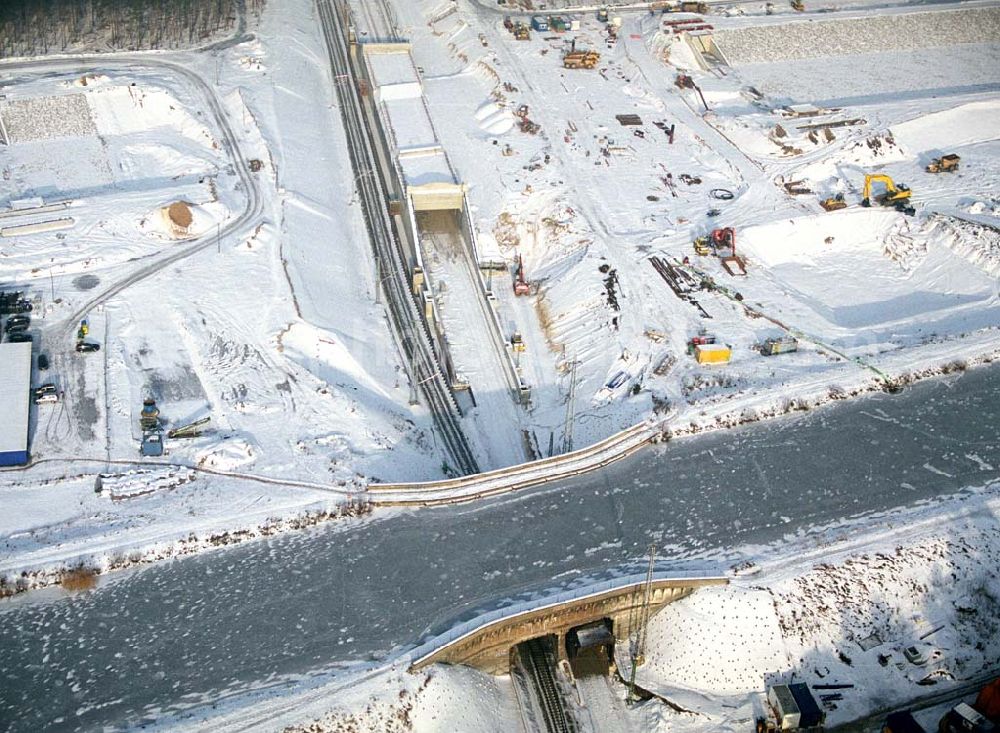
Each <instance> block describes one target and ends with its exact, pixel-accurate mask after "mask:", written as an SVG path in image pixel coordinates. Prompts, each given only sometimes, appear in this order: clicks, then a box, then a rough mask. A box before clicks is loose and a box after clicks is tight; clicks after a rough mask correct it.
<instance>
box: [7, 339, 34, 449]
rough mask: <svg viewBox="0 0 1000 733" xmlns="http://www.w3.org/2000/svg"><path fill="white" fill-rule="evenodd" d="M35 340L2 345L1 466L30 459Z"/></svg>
mask: <svg viewBox="0 0 1000 733" xmlns="http://www.w3.org/2000/svg"><path fill="white" fill-rule="evenodd" d="M30 392H31V343H30V342H27V343H22V344H10V343H4V344H0V466H21V465H23V464H25V463H27V462H28V409H29V407H30V405H31V399H30V397H31V395H30Z"/></svg>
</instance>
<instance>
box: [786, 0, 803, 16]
mask: <svg viewBox="0 0 1000 733" xmlns="http://www.w3.org/2000/svg"><path fill="white" fill-rule="evenodd" d="M789 4H790V5H791V6H792V10H794V11H795V12H797V13H801V12H803V11H805V9H806V4H805V3H804V2H802V0H791V2H790V3H789Z"/></svg>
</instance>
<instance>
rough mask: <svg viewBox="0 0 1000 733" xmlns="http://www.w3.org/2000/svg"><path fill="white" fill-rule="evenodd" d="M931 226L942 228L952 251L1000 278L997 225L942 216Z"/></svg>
mask: <svg viewBox="0 0 1000 733" xmlns="http://www.w3.org/2000/svg"><path fill="white" fill-rule="evenodd" d="M930 226H931V228H932V229H936V228H940V230H941V231H942V233H944V234H945V235H946V239H945V243H946V244H947V245H948V246H949V247H950V248H951V249H952V251H954V252H956V253H957V254H959V255H961V256H962V257H964V258H965V259H966V260H968V261H969V262H971V263H972V264H974V265H976V266H977V267H980V268H982V269H983V270H984V271H985V272H986V273H987V274H989V275H992V276H993V277H997V278H1000V231H998V230H997V229H996V227H990V226H984V225H982V224H974V223H972V222H967V221H958V220H955V219H946V218H944V217H941V216H936V217H934V218H933V219H932V220H931V223H930Z"/></svg>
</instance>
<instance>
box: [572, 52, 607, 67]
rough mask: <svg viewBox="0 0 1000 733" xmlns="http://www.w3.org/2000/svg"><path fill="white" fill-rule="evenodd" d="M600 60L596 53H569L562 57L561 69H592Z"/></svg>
mask: <svg viewBox="0 0 1000 733" xmlns="http://www.w3.org/2000/svg"><path fill="white" fill-rule="evenodd" d="M600 60H601V54H599V53H597V51H570V52H569V53H567V54H566V55H565V56H563V67H564V68H567V69H593V68H594V67H595V66H597V62H598V61H600Z"/></svg>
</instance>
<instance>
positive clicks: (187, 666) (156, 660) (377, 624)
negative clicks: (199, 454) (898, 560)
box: [0, 368, 1000, 731]
mask: <svg viewBox="0 0 1000 733" xmlns="http://www.w3.org/2000/svg"><path fill="white" fill-rule="evenodd" d="M998 424H1000V370H998V369H996V368H989V369H981V370H977V371H974V372H970V373H966V374H963V375H961V376H951V377H948V378H945V379H940V380H935V381H931V382H926V383H922V384H919V385H917V386H915V387H912V388H910V389H908V390H907V391H906V392H905V393H903V394H902V395H898V396H889V395H875V396H871V397H867V398H864V399H859V400H856V401H853V402H851V403H847V404H840V405H835V406H831V407H829V408H826V409H823V410H818V411H814V412H810V413H807V414H802V415H799V416H797V417H794V418H786V419H781V420H775V421H771V422H765V423H760V424H757V425H755V426H751V427H747V428H743V429H739V430H734V431H730V432H719V433H714V434H708V435H703V436H700V437H697V438H692V439H685V440H678V441H674V442H672V443H670V444H668V445H666V446H663V447H659V448H656V449H651V450H646V451H643V452H641V453H639V454H638V455H636V456H633V457H632V458H630V459H628V460H626V461H623V462H621V463H619V464H615V465H613V466H611V467H610V468H608V469H606V470H603V471H600V472H597V473H594V474H590V475H587V476H583V477H579V478H577V479H574V480H573V481H569V482H563V483H560V484H557V485H553V486H549V487H544V488H540V489H538V490H534V491H529V492H526V493H523V494H520V495H516V496H508V497H502V498H499V499H497V500H494V501H490V502H486V503H483V504H477V505H467V506H460V507H453V508H445V509H433V510H432V509H424V510H420V511H412V512H399V513H386V514H383V515H381V516H377V517H376V518H375V519H370V520H365V521H359V522H356V523H352V524H349V525H343V524H342V525H337V526H331V527H328V528H323V529H317V530H314V531H309V532H304V533H301V534H296V535H285V536H282V537H279V538H276V539H273V540H266V541H260V542H254V543H248V544H246V545H242V546H239V547H236V548H233V549H229V550H225V551H218V552H211V553H208V554H205V555H202V556H198V557H192V558H188V559H184V560H183V561H176V562H168V563H165V564H162V565H158V566H154V567H150V568H147V569H145V570H142V571H139V572H135V573H132V574H129V575H125V576H121V577H120V578H118V579H117V580H116V581H115V582H111V583H107V584H106V585H104V586H102V587H100V588H99V589H98V590H96V591H94V592H91V593H89V594H86V595H82V596H77V597H74V598H64V599H58V600H53V599H52V597H51V595H48V594H39V595H38V596H37V600H32V599H25V598H22V599H20V600H19V602H16V603H11V604H7V605H6V607H5V608H4V607H3V606H0V608H4V610H3V611H2V612H0V728H2V729H5V730H10V731H37V730H41V729H43V728H44V729H51V730H73V729H77V728H81V729H93V728H100V727H102V726H105V725H108V726H112V727H113V728H114V727H119V726H121V727H127V726H134V725H137V724H140V723H141V722H142V721H143V720H148V719H151V718H153V717H158V716H160V715H163V714H165V713H167V712H170V711H172V710H173V711H176V710H177V709H178V707H180V706H186V705H194V704H197V703H199V702H203V701H205V700H218V699H219V698H221V697H224V696H226V695H229V694H234V693H238V692H241V691H243V690H246V689H249V688H252V687H260V686H266V685H269V684H276V683H277V682H278V681H279V679H280V677H281V676H285V675H296V674H303V673H308V672H310V671H315V670H317V669H320V668H323V667H329V666H330V665H332V664H336V663H341V662H349V661H354V660H366V659H371V658H373V657H380V656H384V655H386V654H387V653H389V652H390V651H392V650H393V649H394V648H399V647H406V646H409V645H412V644H414V643H415V642H416V641H417V640H418V639H420V638H421V637H422V636H424V635H425V634H426V633H427V632H428V631H429V630H432V629H434V630H436V629H440V628H442V626H443V625H445V624H447V623H448V622H449V621H451V620H453V619H454V618H456V617H458V616H465V615H468V614H469V613H471V612H472V611H473V610H474V609H478V608H484V607H488V606H490V605H493V604H497V603H499V602H500V601H501V600H502V599H504V598H510V597H511V596H514V595H517V594H519V593H525V592H529V591H530V590H531V589H533V588H534V589H538V588H544V587H549V586H552V585H554V584H556V583H559V582H569V581H570V580H572V579H576V578H579V577H580V576H581V575H586V576H588V577H592V576H596V575H607V574H609V573H611V572H615V571H624V570H625V569H626V568H627V569H629V570H633V569H634V568H635V563H636V562H637V561H638V562H639V563H640V564H641V557H640V556H641V555H642V554H643V553H644V552H645V548H646V547H647V545H648V544H649V543H650V542H656V543H657V546H658V547H659V548H661V550H660V552H661V557H662V560H663V563H664V564H669V563H670V562H680V561H694V560H698V559H699V558H714V559H719V558H724V557H726V556H727V554H728V553H729V552H730V551H731V550H732V549H733V548H736V547H739V546H741V545H747V544H757V543H767V542H773V541H775V540H780V539H781V538H782V537H784V536H786V535H788V534H794V533H800V532H805V531H807V530H808V529H809V528H810V527H812V526H816V525H824V524H829V523H832V522H837V521H838V520H840V519H844V518H851V517H855V516H860V515H864V514H869V513H873V512H882V511H886V510H891V509H893V508H895V507H904V506H912V505H914V504H915V503H919V502H923V501H926V500H928V499H931V498H933V497H935V496H939V495H943V494H949V493H953V492H956V491H959V490H961V489H963V488H965V487H969V486H979V485H983V484H985V483H987V482H989V481H991V480H995V479H996V478H997V477H998V475H1000V469H998V468H996V467H998V466H1000V438H998V437H997V433H996V425H998ZM627 566H628V567H627Z"/></svg>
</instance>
